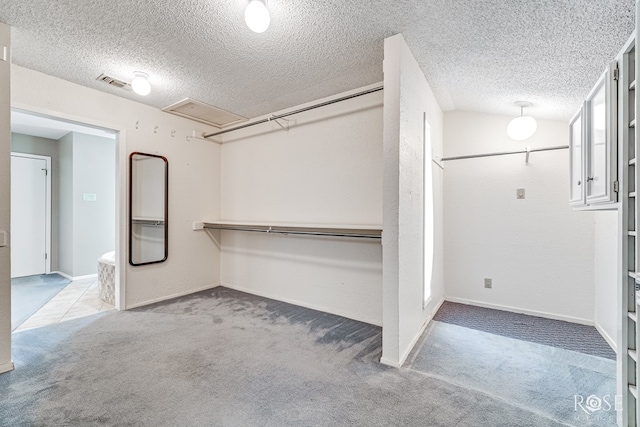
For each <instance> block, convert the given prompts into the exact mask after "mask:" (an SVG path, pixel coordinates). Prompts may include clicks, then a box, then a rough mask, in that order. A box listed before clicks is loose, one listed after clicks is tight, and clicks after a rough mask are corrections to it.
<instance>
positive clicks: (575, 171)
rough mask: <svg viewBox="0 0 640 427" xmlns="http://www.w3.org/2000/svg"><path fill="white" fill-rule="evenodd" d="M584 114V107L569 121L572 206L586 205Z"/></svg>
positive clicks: (570, 194)
mask: <svg viewBox="0 0 640 427" xmlns="http://www.w3.org/2000/svg"><path fill="white" fill-rule="evenodd" d="M582 114H583V108H580V110H579V111H578V112H577V113H576V115H575V116H573V118H572V119H571V121H570V122H569V175H570V179H571V184H570V185H569V204H570V205H571V206H584V205H585V200H586V199H585V192H584V187H585V185H584V177H583V172H584V167H583V161H584V158H583V151H584V150H583V149H582V139H583V138H582V135H583V133H584V132H583V129H582V124H583V120H582Z"/></svg>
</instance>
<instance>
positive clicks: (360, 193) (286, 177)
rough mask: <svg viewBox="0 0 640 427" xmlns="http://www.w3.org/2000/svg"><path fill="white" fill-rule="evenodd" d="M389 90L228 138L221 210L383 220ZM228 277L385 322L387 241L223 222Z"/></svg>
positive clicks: (253, 288) (255, 216) (264, 218)
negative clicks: (246, 228)
mask: <svg viewBox="0 0 640 427" xmlns="http://www.w3.org/2000/svg"><path fill="white" fill-rule="evenodd" d="M381 103H382V93H380V92H378V93H374V94H370V95H365V96H362V97H359V98H355V99H352V100H349V101H345V102H340V103H337V104H334V105H331V106H326V107H323V108H320V109H316V110H313V111H309V112H306V113H302V114H297V115H296V116H293V117H290V118H289V119H291V120H292V121H291V122H290V124H291V127H290V129H289V130H288V131H285V130H282V129H280V127H279V126H278V125H277V124H275V123H271V124H263V125H259V126H256V127H253V128H250V129H247V130H244V131H238V132H234V133H232V134H229V135H228V136H226V137H225V143H224V145H223V146H222V203H221V218H222V219H224V220H229V221H260V222H276V223H299V224H300V223H301V224H370V225H380V224H381V223H382V106H381ZM220 239H221V240H220V241H221V247H222V273H221V281H222V283H223V284H224V285H225V286H229V287H234V288H237V289H241V290H245V291H247V292H251V293H255V294H258V295H263V296H267V297H270V298H274V299H278V300H282V301H288V302H292V303H294V304H299V305H303V306H307V307H311V308H315V309H319V310H323V311H327V312H330V313H334V314H339V315H342V316H345V317H349V318H352V319H357V320H361V321H364V322H368V323H373V324H377V325H380V324H381V323H382V295H381V291H382V248H381V246H380V241H379V240H376V241H370V240H366V239H363V240H358V239H344V238H343V239H337V238H326V237H301V236H273V235H264V234H261V233H246V232H232V231H225V232H222V233H220Z"/></svg>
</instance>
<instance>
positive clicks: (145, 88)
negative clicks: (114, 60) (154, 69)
mask: <svg viewBox="0 0 640 427" xmlns="http://www.w3.org/2000/svg"><path fill="white" fill-rule="evenodd" d="M133 74H134V75H135V77H134V78H133V80H131V89H133V91H134V92H135V93H137V94H138V95H141V96H147V95H149V93H151V84H149V75H148V74H147V73H143V72H142V71H134V73H133Z"/></svg>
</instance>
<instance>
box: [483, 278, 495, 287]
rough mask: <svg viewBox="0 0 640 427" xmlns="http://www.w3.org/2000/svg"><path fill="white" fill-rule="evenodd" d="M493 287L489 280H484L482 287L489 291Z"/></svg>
mask: <svg viewBox="0 0 640 427" xmlns="http://www.w3.org/2000/svg"><path fill="white" fill-rule="evenodd" d="M492 286H493V285H492V284H491V279H484V287H485V288H486V289H491V287H492Z"/></svg>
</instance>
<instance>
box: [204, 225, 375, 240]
mask: <svg viewBox="0 0 640 427" xmlns="http://www.w3.org/2000/svg"><path fill="white" fill-rule="evenodd" d="M203 228H205V229H209V230H231V231H250V232H257V233H269V234H297V235H303V236H328V237H357V238H362V239H380V238H382V234H381V232H377V233H375V234H374V233H371V234H364V233H357V232H354V233H350V232H346V231H345V232H338V231H334V232H326V231H312V230H310V231H301V230H286V229H283V230H279V229H274V228H272V227H268V228H256V227H242V226H233V225H219V224H204V225H203Z"/></svg>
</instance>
